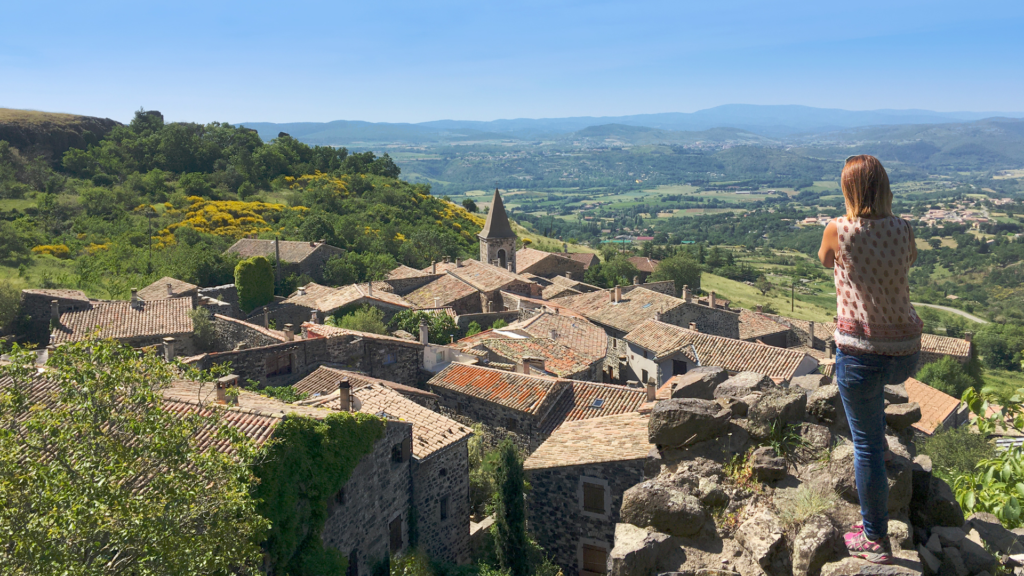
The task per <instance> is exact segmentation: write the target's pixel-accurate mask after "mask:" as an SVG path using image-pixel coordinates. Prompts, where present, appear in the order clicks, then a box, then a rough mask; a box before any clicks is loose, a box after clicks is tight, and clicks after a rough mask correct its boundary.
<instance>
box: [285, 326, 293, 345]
mask: <svg viewBox="0 0 1024 576" xmlns="http://www.w3.org/2000/svg"><path fill="white" fill-rule="evenodd" d="M292 340H295V324H285V325H284V341H285V342H291V341H292Z"/></svg>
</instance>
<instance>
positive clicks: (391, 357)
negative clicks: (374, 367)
mask: <svg viewBox="0 0 1024 576" xmlns="http://www.w3.org/2000/svg"><path fill="white" fill-rule="evenodd" d="M395 362H398V354H395V353H394V352H385V353H384V365H385V366H386V365H388V364H394V363H395Z"/></svg>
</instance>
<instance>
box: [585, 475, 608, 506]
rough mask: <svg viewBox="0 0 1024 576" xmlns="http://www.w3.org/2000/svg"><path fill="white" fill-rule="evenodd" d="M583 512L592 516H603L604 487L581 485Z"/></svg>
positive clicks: (589, 484)
mask: <svg viewBox="0 0 1024 576" xmlns="http://www.w3.org/2000/svg"><path fill="white" fill-rule="evenodd" d="M583 510H584V511H585V512H593V513H594V514H604V512H605V510H604V486H601V485H600V484H591V483H590V482H584V483H583Z"/></svg>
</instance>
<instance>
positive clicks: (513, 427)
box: [505, 418, 519, 432]
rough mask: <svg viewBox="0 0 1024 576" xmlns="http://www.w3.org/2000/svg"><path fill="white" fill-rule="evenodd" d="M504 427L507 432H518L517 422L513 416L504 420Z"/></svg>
mask: <svg viewBox="0 0 1024 576" xmlns="http://www.w3.org/2000/svg"><path fill="white" fill-rule="evenodd" d="M505 429H506V430H508V431H509V432H518V431H519V422H518V421H516V419H515V418H507V419H506V420H505Z"/></svg>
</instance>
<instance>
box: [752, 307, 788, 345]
mask: <svg viewBox="0 0 1024 576" xmlns="http://www.w3.org/2000/svg"><path fill="white" fill-rule="evenodd" d="M788 331H789V326H786V325H785V324H781V323H779V322H777V321H776V320H775V319H774V318H772V317H771V316H767V315H765V314H759V313H757V312H754V311H751V310H744V309H740V340H751V341H753V340H756V339H757V338H761V337H763V336H768V335H770V334H778V333H780V332H788Z"/></svg>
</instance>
